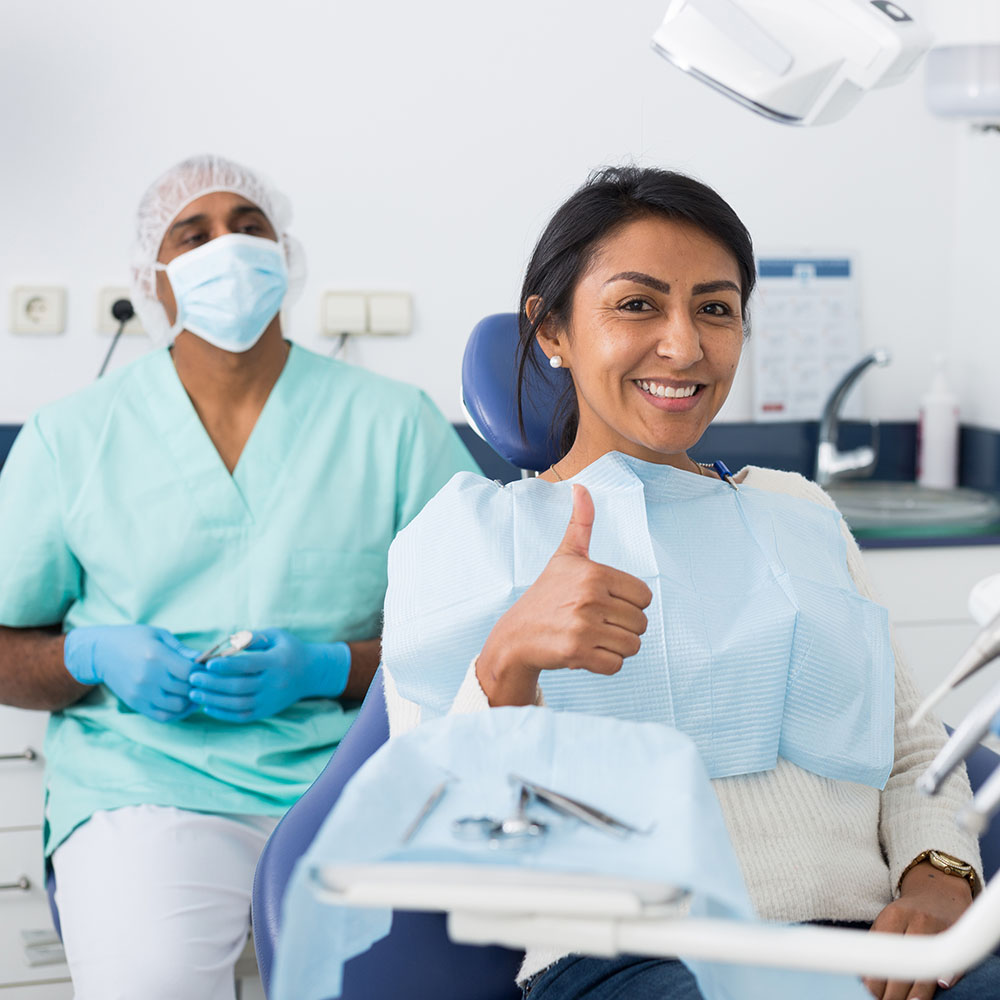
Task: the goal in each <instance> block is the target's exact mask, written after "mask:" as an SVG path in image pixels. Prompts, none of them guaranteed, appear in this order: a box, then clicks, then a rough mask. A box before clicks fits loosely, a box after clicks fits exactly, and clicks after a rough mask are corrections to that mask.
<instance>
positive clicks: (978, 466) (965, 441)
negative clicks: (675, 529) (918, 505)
mask: <svg viewBox="0 0 1000 1000" xmlns="http://www.w3.org/2000/svg"><path fill="white" fill-rule="evenodd" d="M20 429H21V428H20V426H19V425H18V424H0V466H2V465H3V462H4V460H5V459H6V457H7V452H8V451H10V446H11V445H12V444H13V443H14V438H15V437H16V436H17V432H18V431H19V430H20ZM455 430H457V431H458V434H459V436H460V437H461V439H462V440H463V441H464V442H465V445H466V447H467V448H468V449H469V451H470V452H472V457H473V458H475V460H476V461H477V462H478V463H479V465H480V468H482V470H483V472H484V473H485V474H486V475H487V476H488V477H489V478H490V479H499V480H500V481H501V482H503V483H509V482H511V481H512V480H514V479H519V478H520V475H521V473H520V470H518V469H516V468H514V466H513V465H511V464H510V463H509V462H506V461H504V459H502V458H501V457H500V456H499V455H497V453H496V452H495V451H493V449H492V448H491V447H490V446H489V445H488V444H486V442H485V441H483V439H482V438H480V437H479V436H478V435H477V434H476V433H475V431H473V430H472V428H471V427H469V426H468V425H467V424H456V425H455ZM878 433H879V460H878V465H877V467H876V469H875V475H874V476H873V478H874V479H882V480H889V481H912V480H913V479H914V478H915V477H916V453H917V430H916V425H915V424H913V423H894V422H886V423H883V424H880V425H879V432H878ZM817 437H818V425H817V423H816V422H815V421H790V422H787V423H784V422H782V423H773V424H760V423H750V422H746V423H731V424H713V425H712V426H711V427H709V428H708V430H707V431H705V435H704V437H703V438H702V439H701V441H699V442H698V445H697V446H696V447H695V448H694V449H692V455H693V456H694V457H695V458H696V459H698V460H699V461H702V462H709V461H715V460H716V459H722V461H723V462H725V463H726V465H728V466H729V468H731V469H732V470H733V471H734V472H735V471H736V470H737V469H740V468H742V467H743V466H744V465H760V466H764V467H765V468H770V469H787V470H788V471H789V472H799V473H801V474H802V475H803V476H807V477H809V478H812V476H813V475H815V468H814V467H813V462H814V455H815V454H816V439H817ZM871 438H872V430H871V427H870V426H869V425H868V424H867V423H865V422H863V421H844V422H843V423H841V425H840V442H839V443H840V447H841V448H857V447H860V446H861V445H863V444H869V443H870V442H871ZM959 482H960V483H961V485H963V486H971V487H974V488H975V489H980V490H986V491H988V492H1000V432H998V431H994V430H987V429H986V428H983V427H963V428H962V434H961V439H960V443H959Z"/></svg>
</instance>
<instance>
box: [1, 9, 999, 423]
mask: <svg viewBox="0 0 1000 1000" xmlns="http://www.w3.org/2000/svg"><path fill="white" fill-rule="evenodd" d="M664 8H665V2H664V0H633V2H632V3H629V4H616V3H612V2H609V0H561V2H555V0H548V2H543V0H507V2H506V3H504V4H482V3H470V2H469V0H424V2H421V3H415V2H413V0H384V2H381V3H379V2H364V0H353V2H350V3H347V2H341V0H282V2H280V3H274V2H265V0H170V2H168V3H151V2H149V0H90V2H88V3H80V2H78V0H4V3H3V4H2V5H0V95H2V97H0V135H2V136H3V137H4V143H3V153H2V157H0V181H2V183H0V206H2V212H0V299H2V301H3V303H4V304H5V303H6V301H7V298H8V296H9V292H10V289H11V287H12V286H14V285H17V284H25V283H31V284H56V285H64V286H66V287H67V288H68V290H69V322H68V330H67V332H66V334H64V335H63V336H60V337H53V338H34V339H27V338H23V337H15V336H13V335H10V334H9V333H7V332H6V329H5V328H4V327H3V326H0V422H17V421H20V420H23V419H24V418H25V417H26V416H27V415H28V413H29V412H30V411H31V410H32V409H33V408H35V407H36V406H38V405H39V404H41V403H43V402H45V401H47V400H50V399H53V398H56V397H58V396H61V395H64V394H65V393H67V392H69V391H71V390H72V389H74V388H76V387H78V386H81V385H83V384H85V383H86V382H87V381H88V380H89V379H90V378H91V377H92V375H93V374H94V373H95V371H96V369H97V367H98V365H99V363H100V359H101V357H102V355H103V351H104V349H105V346H106V343H107V341H106V339H105V338H99V337H98V336H97V335H96V334H95V333H94V332H93V331H94V323H95V319H94V313H95V310H96V306H95V296H96V291H97V289H98V288H99V287H100V286H102V285H108V284H121V283H124V279H125V277H126V263H127V259H128V258H127V248H128V243H129V240H130V224H131V214H132V211H133V209H134V206H135V203H136V201H137V200H138V198H139V196H140V194H141V192H142V190H143V189H144V188H145V186H146V184H147V183H148V182H149V181H150V180H152V179H153V177H155V176H156V175H157V174H158V173H159V172H160V171H161V170H162V169H164V168H165V167H166V166H168V165H170V164H171V163H173V162H175V161H176V160H178V159H180V158H181V157H183V156H186V155H189V154H191V153H193V152H199V151H205V150H213V151H219V152H221V153H224V154H226V155H229V156H232V157H234V158H236V159H240V160H243V161H246V162H247V163H250V164H253V165H256V166H257V167H259V168H260V169H262V170H264V171H265V172H267V173H268V174H270V175H271V176H272V177H274V178H276V179H277V180H278V181H279V182H280V184H281V186H282V187H283V188H284V190H285V191H286V192H287V193H288V194H289V195H290V196H291V198H292V200H293V204H294V206H295V209H296V213H297V215H296V219H295V222H294V226H293V229H294V231H295V233H296V234H297V235H298V236H299V237H300V239H301V240H302V241H303V242H304V244H305V246H306V249H307V251H308V254H309V262H310V280H309V284H308V286H307V288H306V290H305V294H304V296H303V299H302V300H301V302H300V303H299V305H298V306H297V307H296V308H295V310H294V312H293V323H292V326H291V329H290V331H289V332H290V333H291V335H292V336H293V337H294V338H295V339H296V340H298V341H300V342H302V343H304V344H306V345H307V346H310V347H315V348H318V349H321V350H329V349H330V346H331V345H330V344H329V342H327V341H323V340H321V339H320V338H319V337H318V335H317V328H318V317H319V299H320V295H321V292H322V291H323V290H324V289H328V288H341V289H352V288H386V289H398V290H408V291H411V292H412V293H413V295H414V300H415V309H416V324H415V329H414V332H413V334H412V336H411V337H409V338H407V339H395V340H385V341H367V342H363V343H361V342H358V343H357V344H356V346H354V347H353V348H352V352H351V359H352V360H355V361H357V362H359V363H362V364H365V365H367V366H369V367H371V368H373V369H375V370H377V371H380V372H383V373H385V374H388V375H392V376H395V377H398V378H402V379H407V380H410V381H415V382H417V383H419V384H420V385H422V386H424V387H425V388H426V389H427V390H428V391H429V392H430V393H431V395H432V396H433V398H434V399H435V400H436V401H437V403H438V404H439V405H440V406H441V408H442V409H443V410H444V411H445V413H446V414H447V415H448V416H449V417H451V418H453V419H457V418H458V417H459V415H460V413H459V408H458V405H457V395H458V394H457V377H458V370H459V364H460V358H461V350H462V346H463V343H464V338H465V337H466V335H467V333H468V331H469V329H470V328H471V327H472V325H473V324H474V323H475V321H476V320H477V319H478V318H480V317H481V316H483V315H485V314H487V313H489V312H493V311H498V310H506V309H511V308H512V307H513V306H514V305H515V303H516V296H517V290H518V287H519V283H520V278H521V272H522V269H523V265H524V262H525V260H526V257H527V255H528V253H529V252H530V249H531V246H532V244H533V241H534V239H535V238H536V237H537V235H538V233H539V231H540V229H541V227H542V226H543V224H544V222H545V221H546V219H547V217H548V215H549V214H550V212H551V211H552V209H553V208H554V207H555V206H556V205H557V204H558V202H559V201H560V200H561V199H562V198H564V197H565V196H566V195H567V194H568V193H569V192H570V191H571V190H572V189H573V188H574V187H575V186H576V185H577V184H578V183H579V182H580V181H582V180H583V178H584V177H585V175H586V173H587V171H588V170H589V169H590V168H592V167H594V166H597V165H600V164H604V163H617V162H621V161H624V160H629V159H632V160H636V161H639V162H641V163H644V164H657V165H662V166H667V167H673V168H678V169H682V170H686V171H689V172H691V173H694V174H696V175H697V176H699V177H700V178H702V179H703V180H706V181H708V182H709V183H711V184H713V185H715V186H716V187H717V188H718V189H719V190H720V192H721V193H722V194H723V195H724V196H725V197H727V198H728V199H729V200H730V201H731V202H732V204H733V205H734V207H735V208H736V209H737V211H738V212H740V213H741V214H742V216H743V217H744V219H745V221H746V222H747V224H748V226H749V227H750V229H751V231H752V232H753V234H754V237H755V242H756V244H757V247H758V249H760V250H762V251H767V250H768V249H769V248H771V249H780V250H785V249H791V248H795V249H809V250H812V251H818V252H820V251H824V250H831V249H832V250H838V251H839V250H844V249H846V250H849V251H851V252H854V253H855V254H856V255H857V258H858V260H859V263H860V268H861V280H862V283H863V321H864V327H865V337H866V341H867V342H868V343H869V344H872V345H875V344H886V345H888V346H889V347H890V348H891V349H892V350H893V352H894V355H895V362H894V364H893V365H892V367H890V368H889V369H885V370H882V371H879V372H876V373H873V374H871V375H870V376H868V379H867V386H866V394H867V403H868V406H867V410H868V412H869V413H871V414H872V415H875V416H880V417H882V418H884V419H912V418H913V417H914V415H915V412H916V401H917V397H918V396H919V393H920V391H921V390H922V387H923V386H924V384H925V383H926V381H927V372H928V369H929V364H930V355H931V353H932V352H933V348H934V346H935V345H936V344H937V343H938V342H939V341H940V338H941V335H942V331H944V330H948V331H952V330H954V341H955V347H954V350H955V351H956V352H957V353H958V354H959V355H962V356H965V354H966V348H965V343H964V339H965V336H966V334H967V333H968V331H967V330H966V329H962V328H961V327H963V326H966V327H967V326H968V325H969V324H967V323H966V324H958V325H956V323H955V315H956V311H955V309H954V308H953V306H952V304H951V302H950V298H949V294H950V293H949V283H950V281H951V280H952V276H953V270H952V258H953V256H954V254H953V250H954V246H955V240H956V236H960V237H962V238H964V237H965V235H967V232H966V231H967V230H970V229H973V228H975V222H976V219H975V215H976V213H975V211H974V209H975V208H976V206H977V205H978V204H979V202H980V201H981V200H982V199H983V198H985V197H987V196H990V195H992V193H993V192H992V186H991V179H990V171H989V169H987V168H986V166H983V167H982V169H978V168H977V169H973V166H972V164H971V163H970V162H969V157H968V156H966V153H967V150H966V144H965V142H964V138H965V137H964V132H963V131H962V129H961V126H958V125H952V124H949V123H942V122H939V121H936V120H934V119H933V118H931V117H930V115H929V114H928V113H926V112H925V111H924V109H923V99H922V82H921V79H920V77H919V75H918V76H917V77H915V78H914V79H912V80H910V81H909V82H908V83H906V84H905V85H903V86H902V87H899V88H896V89H894V90H890V91H886V92H884V93H878V94H874V95H872V96H871V97H869V99H868V100H867V101H866V102H865V103H863V104H862V105H861V106H860V107H859V108H858V109H857V110H856V111H855V112H854V113H853V114H852V116H850V117H849V118H848V119H847V120H846V121H844V122H842V123H840V124H839V125H836V126H831V127H827V128H823V129H815V130H810V131H807V132H806V131H796V130H792V129H786V128H783V127H780V126H777V125H773V124H771V123H769V122H766V121H764V120H762V119H758V118H756V117H755V116H752V115H750V114H749V113H748V112H746V111H744V110H742V109H741V108H738V107H737V106H735V105H733V104H731V103H730V102H728V101H726V100H724V99H723V98H721V97H719V96H717V95H716V94H714V93H712V92H711V91H709V90H708V89H707V88H705V87H703V86H702V85H700V84H697V83H696V82H694V81H693V80H690V79H689V78H687V77H685V76H684V75H683V74H681V73H679V72H678V71H677V70H675V69H674V68H673V67H671V66H669V65H667V64H666V63H665V62H663V61H662V60H661V59H659V58H658V57H657V56H655V55H654V54H653V53H652V52H651V51H650V49H649V36H650V35H651V33H652V31H653V30H654V28H655V27H656V25H657V24H658V22H659V20H660V17H661V16H662V13H663V9H664ZM994 145H995V149H1000V138H998V139H997V141H996V142H995V144H994ZM994 152H995V151H994ZM991 165H993V166H995V155H994V158H993V162H992V164H991ZM957 176H962V177H963V184H964V185H966V187H965V188H963V190H962V191H961V192H960V193H958V194H957V193H956V185H955V180H956V177H957ZM994 176H995V170H994ZM956 213H958V214H956ZM963 213H964V214H963ZM959 216H961V217H962V218H963V219H965V222H964V223H963V225H964V226H965V229H962V228H961V227H960V226H959V224H958V222H957V221H956V220H957V219H958V218H959ZM981 235H982V237H983V239H984V240H985V236H986V233H985V231H984V232H983V233H982V234H981ZM984 245H985V244H984ZM972 256H975V254H973V255H972ZM983 295H985V289H984V290H983ZM949 336H951V334H949ZM986 339H987V340H988V338H986ZM977 343H978V341H977ZM989 343H990V345H991V346H992V341H989ZM146 348H148V342H145V341H141V342H140V341H135V340H133V341H131V342H126V343H125V344H123V348H122V349H120V350H119V354H118V357H117V363H122V362H124V361H125V360H126V359H127V358H129V357H132V356H135V355H136V354H137V353H139V352H140V351H141V350H143V349H146ZM960 377H961V380H962V383H963V385H964V386H965V387H967V388H968V389H969V390H970V391H971V392H972V394H973V395H972V398H970V399H969V400H968V403H969V405H968V410H969V412H975V413H976V414H977V415H979V416H981V418H982V420H985V421H987V422H989V423H991V424H992V425H994V426H998V427H1000V404H998V403H997V402H996V401H995V399H994V396H995V393H993V392H991V391H990V390H989V388H988V387H989V383H990V378H989V373H988V372H986V371H984V370H983V368H982V366H980V365H978V364H976V363H974V362H973V361H972V360H969V361H968V362H963V364H962V366H961V373H960ZM749 413H750V405H749V386H748V385H743V386H742V387H738V388H737V390H736V391H735V393H734V397H733V398H732V400H731V401H730V404H729V405H728V406H727V409H726V411H725V414H724V415H725V416H726V417H728V418H729V419H745V418H747V417H749Z"/></svg>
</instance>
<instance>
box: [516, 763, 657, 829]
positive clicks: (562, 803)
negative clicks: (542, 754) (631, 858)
mask: <svg viewBox="0 0 1000 1000" xmlns="http://www.w3.org/2000/svg"><path fill="white" fill-rule="evenodd" d="M508 777H509V778H510V780H511V781H513V782H517V783H519V784H520V785H521V789H522V793H523V791H524V790H527V791H528V792H530V793H531V794H532V795H533V796H534V797H535V798H536V799H538V800H539V801H540V802H544V803H545V804H546V805H547V806H549V807H550V808H552V809H555V810H556V812H560V813H562V814H563V815H565V816H572V817H573V818H574V819H578V820H580V821H581V822H582V823H586V824H588V825H589V826H593V827H595V828H596V829H598V830H601V831H603V832H604V833H611V834H613V835H614V836H616V837H627V836H628V835H629V834H630V833H639V834H643V835H645V834H648V833H649V832H650V831H651V830H652V827H650V828H649V829H648V830H640V829H639V828H638V827H635V826H631V825H630V824H628V823H625V822H624V821H622V820H620V819H615V817H614V816H609V815H608V814H607V813H605V812H601V810H600V809H595V808H594V807H593V806H588V805H587V804H586V803H584V802H578V801H577V800H576V799H571V798H570V797H569V796H568V795H562V794H561V793H559V792H554V791H552V789H550V788H543V787H542V786H541V785H536V784H535V783H534V782H533V781H528V779H527V778H522V777H521V776H520V775H517V774H511V775H509V776H508Z"/></svg>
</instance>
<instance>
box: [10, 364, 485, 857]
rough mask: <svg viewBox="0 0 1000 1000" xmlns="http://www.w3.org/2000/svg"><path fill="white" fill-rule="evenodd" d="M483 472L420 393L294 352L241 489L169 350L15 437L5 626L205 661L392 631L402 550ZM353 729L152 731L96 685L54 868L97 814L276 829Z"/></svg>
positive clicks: (67, 731) (58, 779)
mask: <svg viewBox="0 0 1000 1000" xmlns="http://www.w3.org/2000/svg"><path fill="white" fill-rule="evenodd" d="M463 470H471V471H478V469H477V468H476V465H475V462H474V461H473V460H472V458H471V456H470V455H469V453H468V452H467V451H466V449H465V447H464V445H463V444H462V443H461V440H460V439H459V437H458V435H457V434H456V433H455V431H454V429H453V428H452V427H451V425H450V424H449V423H448V422H447V421H446V420H445V419H444V417H443V416H442V415H441V414H440V412H439V411H438V410H437V409H436V408H435V407H434V405H433V403H431V402H430V400H429V399H428V398H427V397H426V396H425V395H424V393H422V392H421V391H420V390H418V389H416V388H414V387H412V386H408V385H404V384H402V383H399V382H394V381H391V380H389V379H386V378H383V377H381V376H378V375H375V374H373V373H371V372H368V371H365V370H363V369H360V368H355V367H352V366H350V365H347V364H344V363H342V362H339V361H336V360H333V359H331V358H325V357H322V356H320V355H317V354H313V353H311V352H309V351H307V350H304V349H303V348H301V347H297V346H294V345H293V346H292V347H291V348H290V350H289V354H288V359H287V361H286V363H285V367H284V369H283V370H282V372H281V375H280V376H279V378H278V380H277V382H276V383H275V385H274V388H273V389H272V390H271V394H270V396H269V397H268V399H267V402H266V404H265V405H264V408H263V410H262V411H261V414H260V417H259V419H258V421H257V424H256V426H255V427H254V429H253V432H252V434H251V435H250V438H249V440H248V441H247V443H246V447H245V448H244V450H243V453H242V455H241V456H240V459H239V463H238V464H237V466H236V468H235V470H234V472H233V474H232V475H230V474H229V472H228V471H227V469H226V467H225V465H224V464H223V462H222V459H221V458H220V457H219V454H218V452H217V451H216V449H215V446H214V445H213V444H212V441H211V439H210V438H209V436H208V434H207V433H206V431H205V428H204V426H203V425H202V423H201V420H200V419H199V417H198V415H197V413H196V412H195V409H194V407H193V405H192V404H191V401H190V399H189V398H188V396H187V393H186V392H185V390H184V387H183V385H182V384H181V381H180V379H179V378H178V376H177V373H176V371H175V369H174V365H173V362H172V360H171V357H170V353H169V351H168V350H166V349H163V350H158V351H154V352H153V353H151V354H149V355H146V356H145V357H143V358H141V359H139V360H138V361H136V362H134V363H132V364H131V365H128V366H127V367H125V368H123V369H121V370H119V371H118V372H116V373H114V374H111V375H108V376H105V377H104V378H103V379H101V380H100V381H99V382H97V383H95V384H94V385H92V386H90V387H88V388H87V389H84V390H83V391H81V392H79V393H76V394H75V395H73V396H71V397H69V398H68V399H65V400H62V401H60V402H57V403H54V404H52V405H49V406H46V407H44V408H43V409H41V410H40V411H39V412H38V413H36V414H35V415H34V416H33V417H32V418H31V419H30V420H29V421H28V423H26V424H25V425H24V427H23V428H22V430H21V432H20V434H19V435H18V437H17V440H16V441H15V442H14V446H13V448H12V449H11V452H10V455H9V457H8V460H7V463H6V465H5V466H4V469H3V474H2V475H0V566H2V567H3V569H2V573H0V624H2V625H6V626H10V627H14V628H25V627H33V626H41V625H52V624H56V623H59V622H61V623H62V628H63V630H64V631H68V630H69V629H72V628H77V627H80V626H86V625H117V624H121V625H125V624H132V623H145V624H149V625H156V626H160V627H162V628H165V629H169V630H170V631H171V632H173V633H174V634H176V635H177V636H178V638H179V639H180V640H181V641H182V642H184V643H187V644H188V645H190V646H192V647H194V648H197V649H203V648H207V647H209V646H211V645H213V644H214V643H215V642H217V641H218V640H219V639H221V638H224V637H225V636H227V635H229V634H230V633H231V632H234V631H236V630H237V629H243V628H251V629H253V628H265V627H279V628H284V629H287V630H288V631H290V632H292V633H293V634H294V635H296V636H298V637H299V638H301V639H304V640H306V641H313V642H330V641H335V640H348V641H349V640H355V639H370V638H374V637H376V636H378V635H379V634H380V631H381V616H382V602H383V598H384V596H385V589H386V557H387V552H388V549H389V544H390V542H391V541H392V539H393V537H394V536H395V534H396V532H397V531H399V530H400V529H401V528H402V527H403V526H404V525H406V524H407V523H408V522H409V521H410V520H411V519H412V518H413V517H414V516H415V515H416V514H417V513H418V512H419V511H420V509H421V508H422V507H423V505H424V504H425V503H426V502H427V501H428V500H429V499H430V498H431V497H432V496H433V495H434V494H435V493H436V492H437V491H438V489H439V488H440V487H441V486H443V485H444V484H445V483H446V482H447V481H448V480H449V479H450V478H451V476H452V475H453V474H454V473H456V472H459V471H463ZM355 714H356V709H347V708H345V707H344V706H342V705H341V704H340V702H338V701H336V700H332V699H325V698H315V699H308V700H304V701H300V702H298V703H297V704H295V705H292V706H291V707H290V708H288V709H286V710H285V711H283V712H281V713H280V714H278V715H276V716H273V717H272V718H269V719H263V720H261V721H259V722H253V723H247V724H232V723H225V722H220V721H217V720H214V719H211V718H209V717H208V716H206V715H204V714H202V713H200V712H199V713H196V714H194V715H191V716H189V717H187V718H186V719H183V720H181V721H179V722H174V723H167V724H164V723H159V722H154V721H152V720H151V719H147V718H146V717H145V716H144V715H141V714H138V713H136V712H133V711H132V710H131V709H130V708H128V706H126V705H125V704H123V703H122V702H121V701H119V699H118V698H117V697H116V696H115V695H114V694H113V693H112V692H111V691H110V690H109V689H108V688H106V687H104V686H103V685H98V686H96V687H95V688H94V690H93V692H92V693H90V694H88V695H87V696H86V697H85V698H84V699H83V700H82V701H79V702H77V703H76V704H74V705H72V706H70V707H69V708H66V709H64V710H63V711H61V712H55V713H54V714H53V715H52V718H51V721H50V723H49V730H48V734H47V737H46V742H45V755H46V820H47V828H46V837H45V849H46V853H47V854H49V853H51V852H52V851H53V850H54V849H55V848H56V847H57V846H58V845H59V844H60V843H61V842H62V841H63V840H64V839H65V838H66V837H67V836H68V835H69V834H70V832H72V830H73V829H74V828H75V827H76V826H78V825H79V824H80V823H82V822H84V821H85V820H86V819H88V818H89V817H90V816H91V815H92V814H93V813H94V812H95V811H96V810H99V809H115V808H119V807H122V806H129V805H137V804H151V805H164V806H177V807H181V808H186V809H193V810H198V811H206V812H214V813H237V814H238V813H253V814H262V815H281V814H282V813H283V812H284V811H285V810H286V809H287V808H288V807H289V806H290V805H291V804H292V803H293V802H294V801H295V800H296V799H297V798H298V797H299V796H300V795H301V794H302V793H303V792H304V791H305V790H306V788H307V787H308V786H309V784H310V783H311V782H312V781H313V780H314V779H315V778H316V776H317V775H318V774H319V772H320V771H321V770H322V768H323V766H324V765H325V764H326V762H327V760H328V759H329V757H330V753H331V751H332V749H333V748H334V747H335V746H336V744H337V742H338V741H339V740H340V739H341V738H342V737H343V735H344V733H345V732H346V731H347V729H348V727H349V725H350V723H351V721H352V720H353V718H354V715H355Z"/></svg>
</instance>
